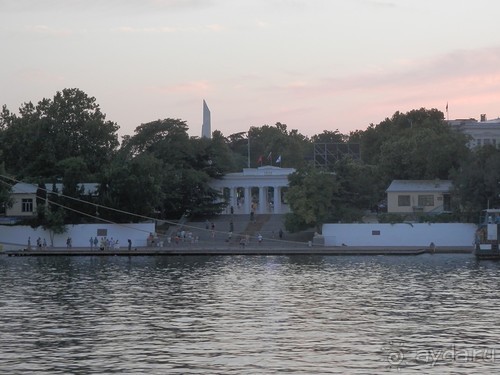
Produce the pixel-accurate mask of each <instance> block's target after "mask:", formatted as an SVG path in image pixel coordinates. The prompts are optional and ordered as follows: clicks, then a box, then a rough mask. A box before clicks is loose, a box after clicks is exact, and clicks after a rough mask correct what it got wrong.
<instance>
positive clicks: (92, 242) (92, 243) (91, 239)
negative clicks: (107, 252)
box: [89, 236, 94, 250]
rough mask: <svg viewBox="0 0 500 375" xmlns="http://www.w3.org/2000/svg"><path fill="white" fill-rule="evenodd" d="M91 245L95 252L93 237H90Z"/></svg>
mask: <svg viewBox="0 0 500 375" xmlns="http://www.w3.org/2000/svg"><path fill="white" fill-rule="evenodd" d="M89 243H90V250H94V238H92V236H91V237H90V240H89Z"/></svg>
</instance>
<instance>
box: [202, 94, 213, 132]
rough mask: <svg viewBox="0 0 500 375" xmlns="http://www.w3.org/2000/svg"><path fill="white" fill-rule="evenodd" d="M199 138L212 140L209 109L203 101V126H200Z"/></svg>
mask: <svg viewBox="0 0 500 375" xmlns="http://www.w3.org/2000/svg"><path fill="white" fill-rule="evenodd" d="M201 137H202V138H212V124H211V122H210V109H208V105H207V102H206V101H205V99H203V124H202V125H201Z"/></svg>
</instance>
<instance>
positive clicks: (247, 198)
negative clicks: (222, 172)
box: [221, 186, 289, 215]
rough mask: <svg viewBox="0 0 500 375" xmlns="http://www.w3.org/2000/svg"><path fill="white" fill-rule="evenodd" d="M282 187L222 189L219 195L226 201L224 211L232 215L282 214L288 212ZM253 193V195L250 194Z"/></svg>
mask: <svg viewBox="0 0 500 375" xmlns="http://www.w3.org/2000/svg"><path fill="white" fill-rule="evenodd" d="M283 188H284V187H283V186H244V187H243V186H238V187H223V188H222V190H221V193H222V194H223V196H225V197H226V198H227V199H228V206H227V209H226V211H228V213H229V212H230V211H232V213H234V214H241V215H244V214H250V213H251V212H254V213H256V214H265V213H271V214H283V213H287V212H289V209H288V205H286V204H285V203H284V202H283V196H282V193H283V192H284V191H283ZM252 193H253V194H252Z"/></svg>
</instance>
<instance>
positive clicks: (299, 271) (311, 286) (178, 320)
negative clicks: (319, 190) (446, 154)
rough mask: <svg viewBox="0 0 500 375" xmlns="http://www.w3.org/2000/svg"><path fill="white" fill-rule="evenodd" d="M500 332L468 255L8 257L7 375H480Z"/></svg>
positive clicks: (496, 306) (499, 306)
mask: <svg viewBox="0 0 500 375" xmlns="http://www.w3.org/2000/svg"><path fill="white" fill-rule="evenodd" d="M499 339H500V263H496V262H491V261H476V260H475V259H474V257H473V256H472V255H459V254H435V255H431V254H425V255H418V256H357V257H354V256H353V257H348V256H206V257H182V256H177V257H169V256H157V257H130V258H128V257H97V256H96V257H77V256H75V257H7V256H0V373H4V374H28V373H37V374H69V373H71V374H112V373H116V374H146V373H147V374H278V373H293V374H329V373H338V374H374V373H386V372H387V373H391V372H394V373H398V372H400V373H419V372H425V373H454V374H474V373H476V374H484V373H494V372H498V371H499V370H500V344H499Z"/></svg>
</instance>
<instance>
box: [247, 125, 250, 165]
mask: <svg viewBox="0 0 500 375" xmlns="http://www.w3.org/2000/svg"><path fill="white" fill-rule="evenodd" d="M247 139H248V168H250V133H247Z"/></svg>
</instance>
